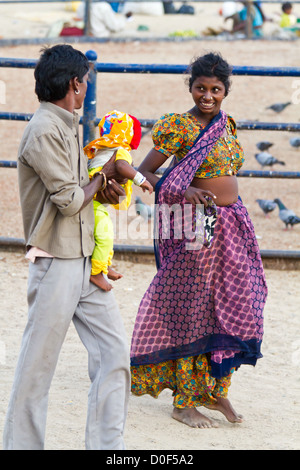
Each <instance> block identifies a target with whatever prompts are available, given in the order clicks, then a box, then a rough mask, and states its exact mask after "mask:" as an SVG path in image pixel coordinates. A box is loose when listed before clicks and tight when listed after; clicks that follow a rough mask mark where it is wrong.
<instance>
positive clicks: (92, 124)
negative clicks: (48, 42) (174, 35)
mask: <svg viewBox="0 0 300 470" xmlns="http://www.w3.org/2000/svg"><path fill="white" fill-rule="evenodd" d="M86 56H87V58H88V59H89V62H90V74H89V83H88V88H87V93H86V97H85V101H84V106H83V116H82V118H81V119H80V124H81V125H82V126H83V144H84V145H85V144H86V143H88V142H89V141H91V140H93V139H94V138H95V128H96V126H97V124H98V122H99V118H97V115H96V112H97V109H96V108H97V100H96V96H97V74H98V73H142V74H146V73H149V74H158V73H160V74H183V73H185V72H186V70H187V68H188V66H187V65H168V64H113V63H101V62H97V54H96V52H95V51H92V50H90V51H87V52H86ZM36 62H37V61H36V60H34V59H10V58H0V67H6V68H10V67H14V68H28V69H33V68H34V67H35V65H36ZM233 75H252V76H253V75H259V76H269V77H270V76H273V77H299V76H300V68H298V67H245V66H235V67H233ZM31 116H32V114H26V113H10V112H0V120H15V121H29V120H30V119H31ZM140 122H141V124H142V126H143V127H152V125H153V124H154V122H155V120H149V119H148V120H147V119H140ZM237 127H238V129H242V130H270V131H271V130H272V131H278V130H280V131H300V124H299V123H269V122H259V123H258V122H256V121H254V122H252V121H240V122H237ZM16 166H17V162H15V161H5V160H2V161H1V160H0V167H6V168H16ZM238 176H240V177H254V178H257V177H258V178H288V179H295V178H297V179H298V178H300V172H291V171H288V172H285V171H259V170H253V171H252V170H250V171H247V170H245V171H239V172H238ZM0 238H1V237H0ZM267 252H268V250H265V256H267V257H268V256H271V255H270V253H269V254H268V253H267ZM274 253H277V254H278V255H280V253H281V256H283V257H284V258H285V257H289V252H284V255H282V252H278V251H277V252H276V251H275V252H274V251H272V257H273V255H274ZM291 254H292V256H291V257H292V258H293V259H295V258H297V259H300V252H291Z"/></svg>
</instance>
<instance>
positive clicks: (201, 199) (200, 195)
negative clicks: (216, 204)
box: [184, 186, 216, 207]
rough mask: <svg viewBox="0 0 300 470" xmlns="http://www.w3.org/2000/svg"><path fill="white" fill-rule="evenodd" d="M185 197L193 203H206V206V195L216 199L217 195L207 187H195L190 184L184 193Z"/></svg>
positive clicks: (205, 204)
mask: <svg viewBox="0 0 300 470" xmlns="http://www.w3.org/2000/svg"><path fill="white" fill-rule="evenodd" d="M184 197H185V199H186V200H187V201H188V202H190V203H191V204H195V205H197V204H204V207H206V206H207V200H206V197H209V198H213V199H216V196H215V195H214V194H213V193H212V192H211V191H207V190H206V189H200V188H195V187H194V186H189V187H188V188H187V190H186V191H185V193H184Z"/></svg>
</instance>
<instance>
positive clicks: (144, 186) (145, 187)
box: [140, 180, 153, 194]
mask: <svg viewBox="0 0 300 470" xmlns="http://www.w3.org/2000/svg"><path fill="white" fill-rule="evenodd" d="M140 187H141V188H142V190H143V191H144V192H145V191H146V190H148V191H149V194H151V193H152V192H153V186H152V184H150V183H149V181H147V180H145V181H144V182H143V183H142V184H141V186H140Z"/></svg>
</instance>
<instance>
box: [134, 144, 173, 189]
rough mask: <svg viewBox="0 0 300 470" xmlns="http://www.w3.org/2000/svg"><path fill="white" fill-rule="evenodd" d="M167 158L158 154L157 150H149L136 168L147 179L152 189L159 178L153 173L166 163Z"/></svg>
mask: <svg viewBox="0 0 300 470" xmlns="http://www.w3.org/2000/svg"><path fill="white" fill-rule="evenodd" d="M167 158H168V157H166V156H165V155H164V154H162V153H161V152H158V150H155V149H151V150H150V152H149V153H148V155H147V156H146V157H145V159H144V160H143V162H142V163H141V164H140V166H139V168H138V171H140V172H141V173H142V175H144V176H145V177H146V178H147V180H148V181H149V182H150V183H151V184H152V186H153V187H154V188H155V185H156V183H157V181H158V180H159V177H158V176H156V175H155V172H156V170H158V168H160V167H161V166H162V165H163V164H164V163H165V162H166V160H167Z"/></svg>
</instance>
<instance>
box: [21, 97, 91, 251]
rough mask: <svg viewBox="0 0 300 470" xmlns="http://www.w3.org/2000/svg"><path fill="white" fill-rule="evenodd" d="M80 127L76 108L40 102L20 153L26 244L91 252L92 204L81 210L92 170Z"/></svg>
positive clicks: (52, 248)
mask: <svg viewBox="0 0 300 470" xmlns="http://www.w3.org/2000/svg"><path fill="white" fill-rule="evenodd" d="M78 130H79V117H78V115H77V114H76V113H74V114H72V113H70V112H69V111H66V110H64V109H62V108H60V107H59V106H56V105H54V104H52V103H46V102H42V103H41V104H40V107H39V109H38V110H37V111H36V112H35V114H34V115H33V117H32V119H31V120H30V122H29V124H28V125H27V127H26V129H25V132H24V135H23V138H22V141H21V144H20V148H19V154H18V177H19V191H20V202H21V208H22V215H23V225H24V235H25V242H26V245H27V246H28V247H30V246H34V247H38V248H40V249H42V250H44V251H46V252H47V253H49V254H50V255H52V256H54V257H58V258H79V257H81V256H89V255H91V254H92V252H93V249H94V236H93V233H94V212H93V204H92V203H90V204H88V205H87V206H86V207H85V208H84V209H82V210H81V211H80V208H81V206H82V203H83V201H84V191H83V189H82V187H84V186H86V185H87V184H88V183H89V176H88V170H87V158H86V156H85V155H84V153H83V150H82V148H81V146H80V144H79V136H78Z"/></svg>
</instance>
